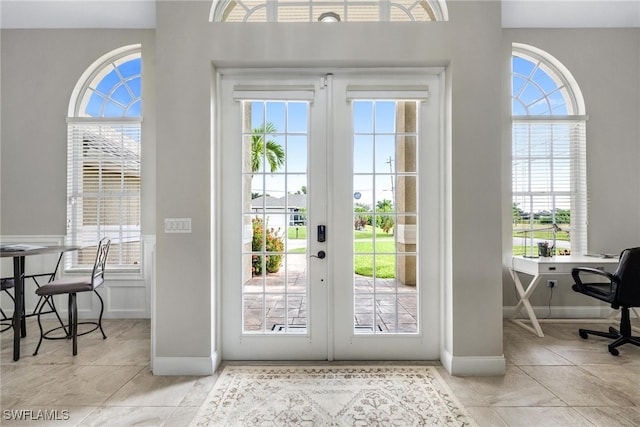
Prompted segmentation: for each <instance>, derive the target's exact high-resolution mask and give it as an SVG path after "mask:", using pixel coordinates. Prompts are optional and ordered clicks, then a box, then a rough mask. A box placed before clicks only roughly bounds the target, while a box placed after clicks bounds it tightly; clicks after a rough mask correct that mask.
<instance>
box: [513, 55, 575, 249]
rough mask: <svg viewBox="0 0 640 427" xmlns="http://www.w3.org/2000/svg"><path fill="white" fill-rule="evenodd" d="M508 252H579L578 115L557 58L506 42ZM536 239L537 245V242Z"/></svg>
mask: <svg viewBox="0 0 640 427" xmlns="http://www.w3.org/2000/svg"><path fill="white" fill-rule="evenodd" d="M511 82H512V93H511V95H512V153H511V154H512V194H513V199H512V204H513V205H512V207H513V242H514V243H513V253H514V254H515V255H525V256H538V255H539V254H542V253H543V252H544V250H543V249H544V246H546V247H547V248H553V249H552V251H551V254H552V255H553V254H556V255H562V254H570V253H572V252H573V253H578V254H580V253H585V252H586V251H587V172H586V131H585V127H586V116H585V106H584V100H583V98H582V95H581V93H580V89H579V87H578V85H577V83H576V81H575V80H574V78H573V76H572V75H571V73H570V72H569V70H568V69H566V68H565V67H564V66H563V65H562V64H561V63H560V62H559V61H558V60H556V59H555V58H553V57H552V56H551V55H549V54H548V53H546V52H544V51H542V50H540V49H537V48H534V47H532V46H527V45H522V44H514V46H513V55H512V80H511ZM538 245H541V246H542V248H539V247H538Z"/></svg>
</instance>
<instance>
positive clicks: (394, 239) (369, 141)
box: [352, 100, 420, 334]
mask: <svg viewBox="0 0 640 427" xmlns="http://www.w3.org/2000/svg"><path fill="white" fill-rule="evenodd" d="M352 111H353V116H352V119H353V129H354V134H353V149H354V153H353V154H354V163H353V164H354V167H353V219H352V221H353V224H354V232H353V249H354V258H353V265H354V280H353V301H354V323H353V330H354V333H355V334H407V333H409V334H415V333H418V332H419V330H418V324H419V319H418V313H419V309H418V301H419V290H420V287H419V283H418V268H417V255H418V241H417V236H418V234H417V223H418V214H419V213H418V184H417V183H418V179H417V177H418V175H417V174H418V167H417V159H418V153H417V150H418V137H419V136H418V132H417V126H416V123H417V119H418V103H417V102H412V101H411V102H409V101H389V100H385V101H370V100H356V101H354V102H353V110H352ZM371 165H373V171H372V166H371Z"/></svg>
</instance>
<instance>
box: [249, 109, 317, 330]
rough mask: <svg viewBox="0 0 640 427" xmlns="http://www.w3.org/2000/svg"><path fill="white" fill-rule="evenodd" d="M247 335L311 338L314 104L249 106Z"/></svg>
mask: <svg viewBox="0 0 640 427" xmlns="http://www.w3.org/2000/svg"><path fill="white" fill-rule="evenodd" d="M243 112H244V118H243V123H244V126H243V133H242V144H243V160H242V177H241V179H242V182H243V190H242V191H243V195H242V212H243V233H242V236H240V238H241V239H242V259H243V262H242V270H243V273H242V280H243V284H242V301H243V310H242V312H243V320H242V325H243V326H242V330H243V333H246V334H271V333H279V334H304V333H308V328H309V325H308V319H309V316H308V312H307V303H308V295H309V289H308V280H307V247H308V239H307V215H308V211H307V198H308V194H307V165H308V140H309V114H310V110H309V103H308V102H303V101H260V100H255V101H243Z"/></svg>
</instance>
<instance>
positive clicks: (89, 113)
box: [66, 45, 142, 270]
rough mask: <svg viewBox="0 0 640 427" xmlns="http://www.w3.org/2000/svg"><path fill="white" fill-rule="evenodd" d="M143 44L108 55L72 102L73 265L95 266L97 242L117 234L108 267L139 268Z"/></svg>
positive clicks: (69, 217) (87, 74)
mask: <svg viewBox="0 0 640 427" xmlns="http://www.w3.org/2000/svg"><path fill="white" fill-rule="evenodd" d="M141 89H142V58H141V50H140V45H133V46H125V47H123V48H120V49H117V50H114V51H112V52H109V53H108V54H106V55H104V56H103V57H101V58H100V59H98V60H97V61H96V62H94V63H93V64H92V65H91V66H90V67H89V68H88V69H87V70H86V71H85V73H84V74H83V75H82V77H81V78H80V80H79V81H78V83H77V84H76V87H75V88H74V90H73V93H72V96H71V101H70V103H69V117H68V119H67V122H68V145H67V146H68V154H67V243H68V244H71V245H77V246H81V247H83V248H85V249H83V250H81V251H78V252H70V253H69V256H68V258H67V262H66V268H67V269H73V268H86V267H89V266H92V265H93V261H94V259H93V258H94V257H95V252H96V249H95V246H96V245H97V243H98V242H99V241H100V239H101V238H103V237H106V236H108V237H110V238H111V242H112V243H111V249H110V251H109V260H108V263H107V265H108V267H110V268H112V269H113V268H117V269H123V270H131V269H134V270H139V269H140V262H141V229H140V218H141V217H140V142H141V123H142V97H141Z"/></svg>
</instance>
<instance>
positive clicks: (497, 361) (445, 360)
mask: <svg viewBox="0 0 640 427" xmlns="http://www.w3.org/2000/svg"><path fill="white" fill-rule="evenodd" d="M440 362H441V363H442V366H444V368H445V369H446V370H447V372H449V374H451V375H455V376H460V377H464V376H483V377H490V376H502V375H504V373H505V369H506V360H505V358H504V356H453V355H452V354H451V353H449V352H448V351H446V350H443V351H442V354H441V355H440Z"/></svg>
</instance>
